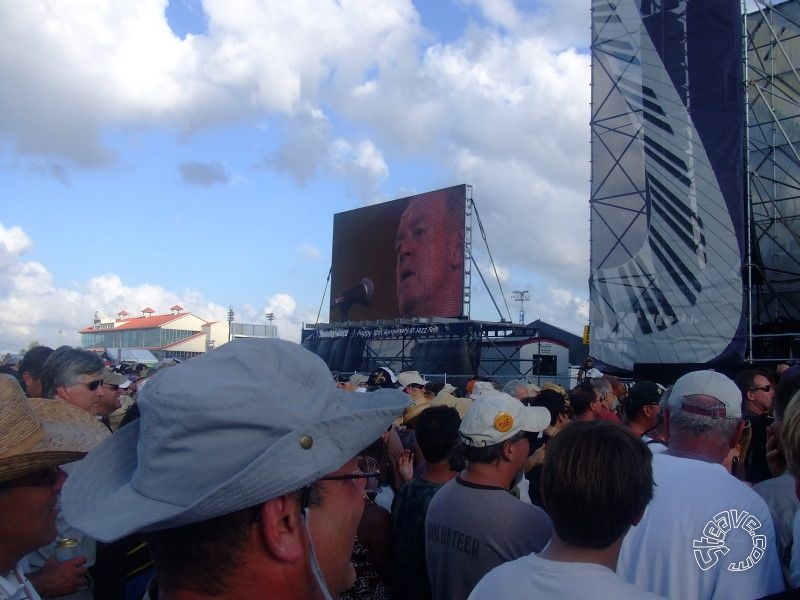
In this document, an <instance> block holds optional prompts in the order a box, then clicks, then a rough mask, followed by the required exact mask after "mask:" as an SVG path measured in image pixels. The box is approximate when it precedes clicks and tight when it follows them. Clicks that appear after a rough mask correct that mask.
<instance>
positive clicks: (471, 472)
mask: <svg viewBox="0 0 800 600" xmlns="http://www.w3.org/2000/svg"><path fill="white" fill-rule="evenodd" d="M507 465H508V463H506V462H505V461H504V460H503V459H502V458H501V459H500V462H497V463H468V464H467V468H466V469H464V470H463V471H461V479H463V480H464V481H466V482H468V483H474V484H477V485H487V486H491V487H498V488H503V489H504V490H507V489H509V488H510V487H511V482H512V481H514V476H515V475H516V473H510V469H509V468H508V466H507Z"/></svg>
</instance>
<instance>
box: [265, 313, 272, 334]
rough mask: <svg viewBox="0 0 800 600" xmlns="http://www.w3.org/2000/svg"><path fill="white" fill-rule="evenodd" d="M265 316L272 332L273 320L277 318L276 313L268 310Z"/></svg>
mask: <svg viewBox="0 0 800 600" xmlns="http://www.w3.org/2000/svg"><path fill="white" fill-rule="evenodd" d="M264 318H265V319H266V320H267V323H268V326H269V332H270V333H272V322H273V321H274V320H275V313H272V312H268V313H266V314H265V315H264ZM270 337H272V336H270Z"/></svg>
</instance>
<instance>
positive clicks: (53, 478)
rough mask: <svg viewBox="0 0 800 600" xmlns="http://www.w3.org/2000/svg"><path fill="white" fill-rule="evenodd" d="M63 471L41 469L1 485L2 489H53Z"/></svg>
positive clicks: (55, 468)
mask: <svg viewBox="0 0 800 600" xmlns="http://www.w3.org/2000/svg"><path fill="white" fill-rule="evenodd" d="M61 473H62V471H61V469H60V468H58V467H50V468H49V469H40V470H39V471H34V472H33V473H29V474H28V475H23V476H22V477H17V478H15V479H12V480H11V481H6V482H4V483H1V484H0V488H14V487H41V486H45V487H53V486H54V485H55V484H56V482H57V481H58V478H59V476H60V475H61Z"/></svg>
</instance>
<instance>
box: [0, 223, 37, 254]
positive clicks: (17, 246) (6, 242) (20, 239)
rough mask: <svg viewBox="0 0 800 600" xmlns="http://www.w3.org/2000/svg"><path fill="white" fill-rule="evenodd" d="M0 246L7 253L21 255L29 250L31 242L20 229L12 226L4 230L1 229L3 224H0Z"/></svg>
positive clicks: (3, 228)
mask: <svg viewBox="0 0 800 600" xmlns="http://www.w3.org/2000/svg"><path fill="white" fill-rule="evenodd" d="M0 244H1V245H3V246H5V249H6V251H7V252H10V253H12V254H22V253H23V252H26V251H27V250H30V248H31V246H32V245H33V242H31V239H30V238H29V237H28V236H27V234H26V233H25V232H24V231H22V228H21V227H19V226H17V225H14V226H13V227H9V228H8V229H6V228H5V227H3V224H2V223H0Z"/></svg>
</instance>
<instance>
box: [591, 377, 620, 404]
mask: <svg viewBox="0 0 800 600" xmlns="http://www.w3.org/2000/svg"><path fill="white" fill-rule="evenodd" d="M589 382H590V383H591V384H592V388H593V389H594V391H595V392H597V395H598V396H600V399H601V400H602V399H603V398H605V397H606V396H608V395H609V394H612V395H614V388H613V387H611V382H610V381H609V380H608V379H606V378H605V377H595V378H594V379H590V380H589Z"/></svg>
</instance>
